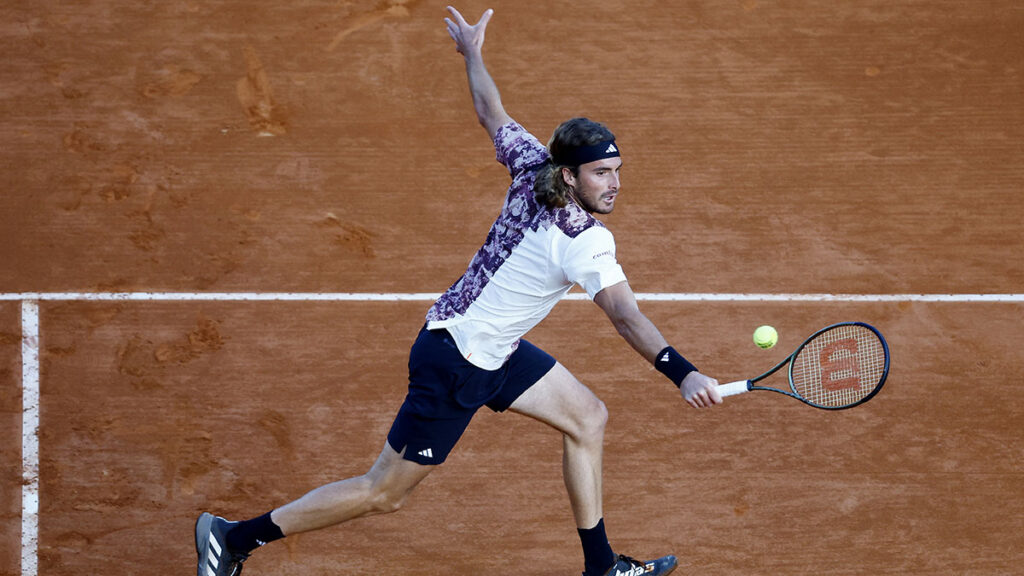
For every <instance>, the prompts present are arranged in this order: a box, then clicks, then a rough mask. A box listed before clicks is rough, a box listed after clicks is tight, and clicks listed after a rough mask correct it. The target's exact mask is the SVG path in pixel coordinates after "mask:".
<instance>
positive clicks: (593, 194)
mask: <svg viewBox="0 0 1024 576" xmlns="http://www.w3.org/2000/svg"><path fill="white" fill-rule="evenodd" d="M621 169H622V158H619V157H616V158H605V159H603V160H595V161H593V162H588V163H586V164H582V165H580V168H579V176H575V175H573V173H572V171H571V170H569V169H568V168H566V169H563V170H562V177H563V178H565V182H566V183H567V184H569V186H572V188H573V192H572V194H573V195H574V196H575V197H576V200H577V201H578V202H579V204H580V206H581V207H582V208H583V209H584V210H586V211H587V212H590V213H591V214H593V213H597V214H609V213H611V211H612V210H614V209H615V197H616V196H618V194H619V171H620V170H621Z"/></svg>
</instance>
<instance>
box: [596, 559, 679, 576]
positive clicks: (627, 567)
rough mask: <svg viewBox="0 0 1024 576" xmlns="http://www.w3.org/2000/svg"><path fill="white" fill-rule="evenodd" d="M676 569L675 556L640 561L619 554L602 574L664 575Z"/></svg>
mask: <svg viewBox="0 0 1024 576" xmlns="http://www.w3.org/2000/svg"><path fill="white" fill-rule="evenodd" d="M675 569H676V557H675V556H662V557H661V558H658V559H657V560H649V561H647V562H640V561H639V560H634V559H633V558H630V557H629V556H624V555H622V554H619V556H618V559H616V561H615V565H614V566H612V567H611V568H609V569H608V571H607V572H605V573H604V576H666V575H667V574H671V573H672V572H673V571H674V570H675Z"/></svg>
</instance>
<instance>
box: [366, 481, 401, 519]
mask: <svg viewBox="0 0 1024 576" xmlns="http://www.w3.org/2000/svg"><path fill="white" fill-rule="evenodd" d="M408 498H409V493H408V492H394V491H389V490H382V489H379V488H377V487H374V488H372V489H371V492H370V498H369V504H370V509H371V511H372V512H371V513H373V514H390V513H392V512H397V511H398V510H400V509H401V508H402V506H403V505H404V504H405V501H406V500H407V499H408Z"/></svg>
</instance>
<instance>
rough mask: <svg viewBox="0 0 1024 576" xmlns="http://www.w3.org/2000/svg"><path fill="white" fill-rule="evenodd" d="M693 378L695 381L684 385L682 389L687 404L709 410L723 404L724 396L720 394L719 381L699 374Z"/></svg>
mask: <svg viewBox="0 0 1024 576" xmlns="http://www.w3.org/2000/svg"><path fill="white" fill-rule="evenodd" d="M687 378H689V377H687ZM693 378H694V379H695V380H694V381H692V382H690V383H684V386H683V387H682V389H681V391H682V393H683V399H684V400H686V403H687V404H689V405H690V406H693V407H694V408H708V407H711V406H714V405H715V404H721V403H722V395H721V394H720V393H719V392H718V380H715V379H714V378H708V377H706V376H704V375H702V374H697V373H695V375H694V377H693ZM687 384H689V385H687Z"/></svg>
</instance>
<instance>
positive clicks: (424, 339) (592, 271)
mask: <svg viewBox="0 0 1024 576" xmlns="http://www.w3.org/2000/svg"><path fill="white" fill-rule="evenodd" d="M448 12H449V14H450V18H445V22H446V23H447V27H448V33H449V34H450V35H451V37H452V39H453V40H454V41H455V48H456V50H457V51H458V52H459V53H461V54H462V56H463V58H464V59H465V65H466V74H467V77H468V80H469V89H470V93H471V94H472V97H473V105H474V108H475V109H476V114H477V118H478V119H479V121H480V124H481V125H483V127H484V128H485V129H486V130H487V133H488V134H489V135H490V137H491V140H492V141H493V143H494V147H495V151H496V154H497V159H498V161H500V162H501V163H502V164H504V165H505V166H506V167H507V168H508V170H509V173H510V175H511V177H512V184H511V186H510V187H509V189H508V192H507V195H506V197H505V203H504V205H503V207H502V210H501V213H500V214H499V215H498V218H497V220H496V221H495V222H494V224H493V226H492V227H491V230H490V233H489V234H488V236H487V239H486V241H485V242H484V245H483V246H482V247H481V248H480V250H479V251H478V252H477V253H476V255H475V256H474V257H473V259H472V261H471V262H470V264H469V268H468V269H467V270H466V272H465V274H463V275H462V277H461V278H459V280H458V281H456V282H455V283H454V284H453V285H452V286H451V287H450V288H449V289H448V290H447V291H446V292H445V293H444V294H443V295H442V296H441V297H440V298H439V299H438V300H437V301H436V302H435V303H434V305H433V306H432V307H431V308H430V310H429V311H428V312H427V316H426V323H425V324H424V327H423V329H422V330H421V331H420V333H419V335H418V337H417V338H416V341H415V343H414V344H413V346H412V350H411V352H410V357H409V390H408V394H407V396H406V398H405V402H404V403H403V404H402V406H401V408H400V409H399V411H398V414H397V416H396V417H395V420H394V423H393V424H392V427H391V430H390V432H389V433H388V436H387V442H386V444H385V446H384V448H383V450H382V452H381V454H380V456H379V457H378V458H377V461H376V462H375V463H374V464H373V466H372V468H371V469H370V470H369V472H367V473H366V474H364V475H362V476H359V477H355V478H350V479H347V480H342V481H339V482H335V483H332V484H327V485H325V486H322V487H320V488H317V489H315V490H313V491H312V492H309V493H308V494H306V495H305V496H303V497H301V498H299V499H298V500H296V501H294V502H291V503H289V504H286V505H284V506H282V507H280V508H277V509H275V510H273V511H271V512H268V513H266V514H264V515H263V516H259V517H256V518H253V519H251V520H247V521H244V522H229V521H227V520H225V519H223V518H220V517H217V516H213V515H212V514H209V513H204V514H202V515H201V516H200V517H199V519H198V521H197V522H196V549H197V553H198V571H197V576H228V575H231V576H233V575H235V574H238V573H239V572H240V571H241V569H242V562H243V561H244V560H246V559H247V558H248V557H249V554H250V553H251V552H252V551H253V550H255V549H256V548H257V547H259V546H262V545H264V544H266V543H268V542H271V541H273V540H277V539H280V538H283V537H284V536H286V535H292V534H298V533H300V532H306V531H309V530H317V529H320V528H325V527H327V526H332V525H335V524H339V523H342V522H346V521H348V520H352V519H354V518H359V517H362V516H368V515H371V514H380V513H385V512H394V511H395V510H398V508H399V507H400V506H401V505H402V503H403V501H404V500H405V499H406V498H407V497H408V495H409V494H410V493H411V492H412V491H413V489H414V488H415V487H416V485H417V484H419V483H420V481H422V480H423V479H424V478H426V476H427V475H428V474H430V472H431V471H432V470H433V469H434V468H435V467H436V466H437V465H439V464H441V463H442V462H444V461H445V458H446V457H447V456H448V454H449V452H450V451H451V450H452V448H453V447H454V446H455V444H456V442H458V440H459V438H460V437H461V436H462V433H463V431H464V430H465V429H466V427H467V426H468V425H469V422H470V420H471V419H472V417H473V415H474V413H475V412H476V411H477V410H478V409H479V408H480V407H482V406H487V407H488V408H489V409H491V410H494V411H496V412H503V411H506V410H507V411H511V412H514V413H517V414H523V415H525V416H529V417H531V418H535V419H537V420H539V421H541V422H544V423H546V424H548V425H550V426H551V427H553V428H554V429H556V430H558V431H559V432H561V433H562V436H563V446H564V455H563V466H564V469H563V474H564V477H565V485H566V488H567V489H568V492H569V499H570V502H571V505H572V510H573V514H574V516H575V520H576V525H577V528H578V532H579V537H580V541H581V544H582V547H583V557H584V558H583V560H584V572H583V574H584V576H598V575H611V576H627V575H628V576H639V575H641V574H646V575H654V576H659V575H663V574H668V573H670V572H672V571H673V570H674V569H675V567H676V558H675V557H674V556H671V555H668V556H663V557H661V558H657V559H655V560H651V561H648V562H639V561H637V560H634V559H632V558H630V557H628V556H625V555H619V554H616V553H615V552H613V550H612V548H611V545H610V544H609V541H608V537H607V535H606V532H605V526H604V520H603V511H602V504H601V456H602V450H603V442H604V427H605V422H606V420H607V411H606V408H605V405H604V404H603V403H602V402H601V401H600V400H599V399H598V398H597V396H595V395H594V393H593V392H591V391H590V390H589V389H588V388H587V387H586V386H584V385H583V384H581V383H580V381H579V380H577V379H576V378H575V377H573V375H572V374H570V373H569V371H568V370H566V368H565V367H564V366H562V365H561V364H560V363H558V362H557V361H555V359H554V358H552V357H551V356H550V355H548V354H547V353H545V352H544V351H542V350H540V349H539V348H537V347H536V346H534V345H532V344H530V343H529V342H527V341H526V340H524V339H523V336H524V335H525V334H526V333H527V332H528V331H529V330H530V329H531V328H533V327H534V326H535V325H537V323H539V322H540V321H541V320H542V319H543V318H544V317H545V316H547V314H548V313H549V312H550V311H551V309H552V308H553V307H554V306H555V304H556V303H557V302H558V301H559V300H560V299H561V298H562V297H563V296H565V294H566V293H567V292H568V291H569V289H570V288H571V287H572V286H573V285H579V286H580V287H582V288H583V289H584V290H586V292H587V294H588V295H589V296H590V297H591V298H593V300H594V302H596V303H597V305H598V306H600V307H601V309H602V310H604V311H605V313H606V314H607V315H608V317H609V318H610V319H611V321H612V323H613V324H614V326H615V328H616V329H617V330H618V332H619V334H621V335H622V337H623V338H624V339H625V340H626V341H627V342H628V343H629V344H630V345H632V347H633V348H634V349H636V351H637V352H639V353H640V354H641V355H643V357H644V358H646V359H647V360H648V361H650V362H651V363H653V364H654V366H655V367H656V368H657V369H658V370H659V371H661V372H662V373H664V374H665V375H666V376H667V377H668V378H669V379H670V380H671V381H672V382H673V383H674V384H675V385H676V386H678V387H679V389H680V391H681V394H682V397H683V399H684V400H685V401H686V402H687V403H689V404H690V405H691V406H693V407H695V408H702V407H706V406H711V405H713V404H717V403H719V402H721V397H720V396H719V394H718V392H717V391H716V386H717V384H718V382H717V381H716V380H714V379H712V378H709V377H707V376H704V375H703V374H701V373H700V372H698V371H697V369H696V368H695V367H694V366H693V365H692V364H690V362H688V361H687V360H685V359H684V358H683V357H682V356H681V355H680V354H679V353H678V352H676V350H675V349H674V348H672V347H671V346H669V345H668V342H666V341H665V338H663V337H662V335H661V333H660V332H659V331H658V329H657V328H656V327H655V326H654V324H652V323H651V321H650V320H648V319H647V317H646V316H644V315H643V314H642V313H641V312H640V310H639V308H638V307H637V303H636V299H635V298H634V296H633V293H632V291H631V290H630V287H629V284H627V282H626V277H625V275H624V274H623V271H622V268H621V267H620V266H619V264H618V262H617V261H616V259H615V241H614V239H613V237H612V234H611V232H609V231H608V229H607V228H605V226H604V225H603V224H602V223H601V222H600V221H598V220H597V219H596V218H595V217H594V214H608V213H610V212H612V210H613V209H614V207H615V201H616V198H617V197H618V195H619V173H620V170H621V168H622V159H621V156H620V151H619V146H618V144H617V143H616V141H615V137H614V135H613V134H612V133H611V131H609V130H608V128H606V127H605V126H604V125H602V124H599V123H597V122H593V121H591V120H588V119H585V118H574V119H571V120H569V121H567V122H564V123H563V124H562V125H560V126H559V127H558V128H557V129H556V130H555V132H554V134H553V135H552V137H551V140H550V142H549V144H548V146H547V147H545V146H544V145H542V144H541V143H540V142H539V141H538V140H537V139H536V138H535V137H533V136H532V135H531V134H530V133H529V132H527V131H526V130H525V129H524V128H523V127H522V126H520V125H519V124H518V123H516V122H515V121H514V120H513V119H512V118H511V117H509V115H508V114H507V113H506V112H505V109H504V107H503V106H502V103H501V98H500V95H499V93H498V89H497V87H496V86H495V84H494V81H493V80H492V79H491V77H490V75H489V74H488V72H487V69H486V67H485V66H484V61H483V57H482V52H481V50H482V47H483V42H484V32H485V30H486V27H487V23H488V21H489V20H490V18H491V15H492V14H493V11H491V10H487V11H486V12H484V14H483V16H482V17H481V18H480V20H479V21H478V22H477V23H476V24H475V25H469V24H468V23H467V22H466V21H465V20H464V19H463V17H462V15H461V14H460V13H459V12H458V11H457V10H455V9H454V8H451V7H449V8H448Z"/></svg>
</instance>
